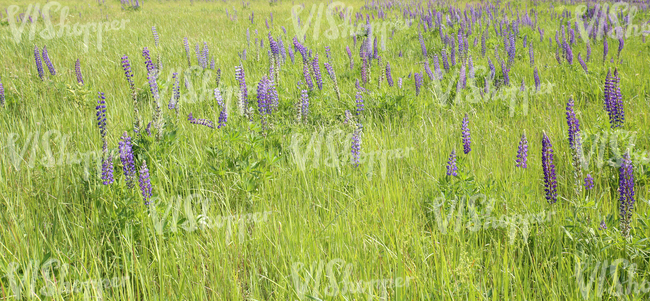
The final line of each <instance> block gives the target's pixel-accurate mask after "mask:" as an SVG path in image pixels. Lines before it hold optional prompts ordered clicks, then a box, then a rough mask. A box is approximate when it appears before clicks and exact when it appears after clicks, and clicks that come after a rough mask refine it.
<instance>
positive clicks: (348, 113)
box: [303, 90, 352, 124]
mask: <svg viewBox="0 0 650 301" xmlns="http://www.w3.org/2000/svg"><path fill="white" fill-rule="evenodd" d="M303 91H305V90H303ZM350 120H352V113H350V110H345V119H344V120H343V124H348V123H349V122H350Z"/></svg>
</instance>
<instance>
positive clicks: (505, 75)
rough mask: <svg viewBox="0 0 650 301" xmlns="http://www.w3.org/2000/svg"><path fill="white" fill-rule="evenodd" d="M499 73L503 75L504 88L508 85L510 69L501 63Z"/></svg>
mask: <svg viewBox="0 0 650 301" xmlns="http://www.w3.org/2000/svg"><path fill="white" fill-rule="evenodd" d="M501 72H502V73H503V84H504V85H506V86H508V85H510V75H509V73H510V68H508V67H507V66H506V64H505V63H501Z"/></svg>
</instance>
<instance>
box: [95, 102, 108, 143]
mask: <svg viewBox="0 0 650 301" xmlns="http://www.w3.org/2000/svg"><path fill="white" fill-rule="evenodd" d="M105 99H106V97H104V92H99V100H97V106H96V107H95V110H96V111H97V113H96V114H95V115H96V116H97V126H98V127H99V133H100V134H101V136H102V140H104V139H105V138H106V101H105Z"/></svg>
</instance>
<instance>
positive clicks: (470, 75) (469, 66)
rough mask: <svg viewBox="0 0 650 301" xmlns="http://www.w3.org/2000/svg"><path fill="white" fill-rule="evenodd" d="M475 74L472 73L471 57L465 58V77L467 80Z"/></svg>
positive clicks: (472, 62)
mask: <svg viewBox="0 0 650 301" xmlns="http://www.w3.org/2000/svg"><path fill="white" fill-rule="evenodd" d="M474 75H475V72H474V61H473V60H472V57H471V56H470V57H469V58H467V77H468V78H474Z"/></svg>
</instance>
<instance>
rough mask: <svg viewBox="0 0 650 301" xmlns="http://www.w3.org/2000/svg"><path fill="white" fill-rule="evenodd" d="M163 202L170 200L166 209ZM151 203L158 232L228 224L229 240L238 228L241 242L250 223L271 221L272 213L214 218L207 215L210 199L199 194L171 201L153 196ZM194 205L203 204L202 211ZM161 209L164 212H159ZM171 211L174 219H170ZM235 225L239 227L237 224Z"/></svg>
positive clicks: (199, 228)
mask: <svg viewBox="0 0 650 301" xmlns="http://www.w3.org/2000/svg"><path fill="white" fill-rule="evenodd" d="M163 201H165V202H164V203H167V204H166V205H167V208H166V209H163V208H164V207H165V205H164V204H163ZM148 206H149V216H150V217H151V220H152V222H153V227H154V230H155V231H156V233H157V234H159V235H162V234H165V233H169V232H173V233H176V232H178V228H181V229H183V230H185V231H186V232H194V231H197V230H201V231H203V230H207V229H213V228H218V229H221V228H223V227H225V230H226V242H227V243H230V242H231V241H232V236H233V233H234V232H235V231H237V232H238V238H239V241H240V242H242V241H244V237H245V233H246V225H247V224H259V223H264V222H266V221H268V219H269V215H270V214H271V213H273V211H265V212H255V213H247V214H236V215H229V216H216V217H213V218H211V217H210V216H209V215H208V214H209V212H210V210H209V209H210V200H209V199H208V198H206V197H203V196H202V195H200V194H197V193H195V194H190V195H188V196H186V197H183V196H182V195H177V196H173V197H171V198H169V199H168V200H163V199H161V198H159V197H153V198H152V199H151V202H150V203H149V205H148ZM195 207H200V214H196V213H195V210H194V209H195ZM158 208H160V209H161V210H160V211H162V212H159V210H158ZM163 210H164V211H163ZM170 213H171V220H169V218H170ZM182 215H184V216H182ZM235 225H237V226H236V227H235ZM235 228H236V229H235Z"/></svg>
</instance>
